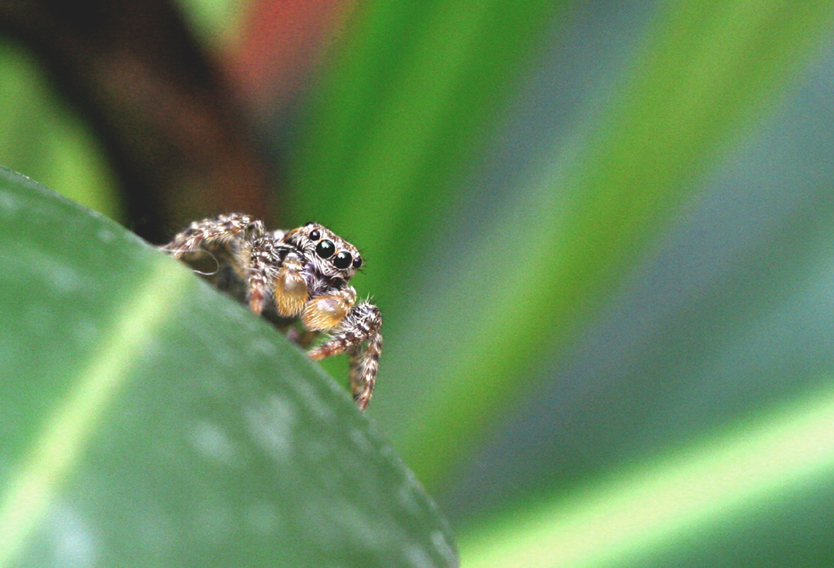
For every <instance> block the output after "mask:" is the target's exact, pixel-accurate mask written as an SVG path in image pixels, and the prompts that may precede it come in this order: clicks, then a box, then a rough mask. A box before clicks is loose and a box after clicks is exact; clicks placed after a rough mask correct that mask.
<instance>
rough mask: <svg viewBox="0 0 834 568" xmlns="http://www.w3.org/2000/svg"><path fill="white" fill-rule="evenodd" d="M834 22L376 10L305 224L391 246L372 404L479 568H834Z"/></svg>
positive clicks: (347, 71)
mask: <svg viewBox="0 0 834 568" xmlns="http://www.w3.org/2000/svg"><path fill="white" fill-rule="evenodd" d="M194 4H197V3H196V2H195V3H194ZM199 4H212V5H214V6H215V7H217V6H221V5H222V6H226V4H223V3H210V2H200V3H199ZM201 11H202V12H201ZM211 11H212V10H208V11H207V9H203V8H200V9H195V10H192V11H191V13H194V14H198V13H209V12H211ZM221 11H222V10H221ZM195 21H196V20H195ZM199 21H201V22H203V24H205V23H206V22H209V21H210V19H207V18H202V19H199ZM833 24H834V2H831V1H811V2H803V3H787V2H780V1H776V0H765V1H752V0H730V1H725V2H719V1H717V0H673V1H659V0H658V1H653V2H641V3H629V4H627V5H626V4H622V3H612V2H606V1H603V0H583V1H568V0H565V1H553V2H538V1H536V2H528V3H512V2H498V1H489V0H487V1H479V2H475V1H465V2H458V3H449V2H440V1H428V2H422V3H411V4H408V3H402V2H396V1H394V0H378V1H374V2H368V3H362V4H359V5H358V8H357V9H356V11H355V12H354V13H353V16H352V18H351V21H350V22H348V25H347V26H346V27H345V30H344V31H343V33H342V35H340V36H339V38H338V41H337V42H336V44H335V45H334V46H333V50H332V52H331V53H330V54H329V57H328V64H327V66H326V67H325V68H324V69H322V70H321V73H320V76H319V77H318V79H317V82H316V84H315V85H314V86H313V87H312V88H311V90H310V92H309V93H307V95H306V99H305V101H304V104H303V105H301V106H303V107H304V108H303V113H302V114H301V116H300V117H298V119H297V120H298V124H299V125H300V126H299V127H298V133H297V134H296V138H295V139H294V140H293V141H292V143H290V144H287V145H286V147H288V148H290V153H289V155H287V156H281V157H280V163H281V164H282V165H285V164H286V165H287V166H286V167H287V170H286V172H285V177H286V181H287V183H288V187H289V191H290V195H289V196H288V199H289V200H291V202H290V203H282V204H281V205H282V207H281V209H282V210H286V209H287V208H288V207H290V208H291V211H292V215H291V216H292V219H291V224H299V223H302V222H305V221H307V220H310V219H316V220H318V221H320V222H323V223H325V224H328V225H329V226H331V227H332V228H333V229H334V230H336V231H337V232H338V233H340V234H341V235H343V236H345V237H346V238H348V239H350V240H351V241H353V242H354V243H355V244H357V245H358V246H359V247H360V248H361V249H362V251H363V255H364V256H365V258H366V261H367V262H366V265H365V268H364V272H363V273H362V274H360V275H359V276H357V278H356V280H355V284H356V287H357V288H358V290H359V292H360V294H371V295H372V297H373V299H374V301H376V302H378V304H379V305H380V307H381V309H382V312H383V317H384V319H385V327H384V333H385V338H386V348H385V353H384V355H383V358H382V361H381V372H380V379H379V383H378V387H377V394H376V397H375V399H374V402H373V404H372V406H371V409H370V411H369V413H370V415H371V416H372V417H374V418H375V419H376V420H377V421H378V422H379V424H380V428H381V429H382V430H383V432H384V434H385V436H387V437H389V438H390V439H391V440H392V441H393V445H394V446H395V447H396V448H397V450H399V451H400V452H402V454H403V456H404V459H405V460H406V462H407V463H408V464H409V465H410V466H411V467H412V468H413V469H414V470H415V472H416V474H417V475H418V477H419V478H420V479H421V481H423V483H425V484H426V485H427V487H428V488H429V490H430V491H431V492H432V493H433V494H434V495H435V496H436V497H437V498H438V500H439V501H440V503H441V506H442V508H443V509H444V511H445V512H446V513H448V514H449V515H450V516H451V517H452V519H453V523H454V524H455V525H456V528H457V532H458V534H459V537H460V539H461V545H462V557H463V563H464V565H467V564H468V563H469V562H471V563H472V565H473V566H476V565H483V566H518V565H524V566H643V567H644V566H670V565H674V566H716V565H732V566H748V565H749V566H753V565H755V566H786V565H790V566H828V565H831V564H832V563H834V547H832V545H831V544H830V543H831V542H834V531H832V529H831V527H832V526H834V513H832V511H834V489H832V487H834V484H833V483H831V482H832V480H834V463H832V460H831V456H830V450H829V448H830V443H831V442H832V440H831V433H832V429H833V428H832V427H831V424H833V423H834V422H832V421H831V420H830V408H829V407H830V390H831V387H832V381H831V376H834V375H833V374H832V371H834V323H833V322H834V318H831V313H832V309H831V306H832V302H834V286H832V285H831V282H832V277H834V272H832V268H831V267H832V266H834V256H833V255H832V250H833V249H832V246H831V243H834V223H832V222H831V220H832V218H834V199H832V187H834V140H832V138H831V132H832V130H833V129H832V124H834V108H832V107H831V105H830V93H831V92H832V90H834V47H832V38H834V35H832V32H833V31H834V27H833ZM201 25H202V24H201ZM207 25H208V26H210V24H207ZM203 34H204V37H210V35H211V34H210V33H207V32H205V31H204V32H203ZM282 134H284V135H286V133H282ZM339 376H343V372H342V371H340V372H339Z"/></svg>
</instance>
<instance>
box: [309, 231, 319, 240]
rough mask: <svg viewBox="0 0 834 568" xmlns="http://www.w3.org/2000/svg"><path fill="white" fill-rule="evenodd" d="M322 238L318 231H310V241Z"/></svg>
mask: <svg viewBox="0 0 834 568" xmlns="http://www.w3.org/2000/svg"><path fill="white" fill-rule="evenodd" d="M320 238H321V233H320V232H319V230H318V229H313V230H312V231H310V240H312V241H317V240H319V239H320Z"/></svg>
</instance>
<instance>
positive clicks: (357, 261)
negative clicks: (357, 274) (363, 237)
mask: <svg viewBox="0 0 834 568" xmlns="http://www.w3.org/2000/svg"><path fill="white" fill-rule="evenodd" d="M360 266H362V257H361V256H359V255H356V258H354V259H353V267H354V268H356V269H357V270H358V269H359V267H360Z"/></svg>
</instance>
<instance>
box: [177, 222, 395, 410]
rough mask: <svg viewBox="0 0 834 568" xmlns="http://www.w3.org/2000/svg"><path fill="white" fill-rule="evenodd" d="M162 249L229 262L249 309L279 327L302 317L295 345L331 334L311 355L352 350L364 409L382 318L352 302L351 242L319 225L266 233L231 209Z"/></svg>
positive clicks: (354, 253) (354, 256) (357, 260)
mask: <svg viewBox="0 0 834 568" xmlns="http://www.w3.org/2000/svg"><path fill="white" fill-rule="evenodd" d="M164 248H165V249H166V250H169V251H171V253H172V254H173V255H174V256H175V257H177V258H182V257H183V255H185V254H187V253H201V252H202V253H210V254H213V255H215V254H216V253H220V254H219V255H216V257H218V258H220V259H221V260H223V261H228V264H229V265H230V266H231V268H232V269H233V274H235V275H236V280H238V281H239V282H240V283H242V285H243V292H242V295H243V296H245V299H246V302H247V303H248V304H249V308H250V309H251V310H252V311H253V312H255V313H256V314H259V315H260V314H265V315H267V316H270V315H271V317H270V318H269V319H271V320H273V321H276V323H279V324H289V323H292V322H294V321H301V324H302V325H303V327H304V329H305V330H306V331H307V332H309V333H308V334H296V335H294V336H293V337H294V338H295V339H296V340H297V341H298V342H299V343H302V344H306V343H307V342H309V341H310V340H311V339H312V337H311V335H315V334H317V333H319V332H327V333H328V334H330V336H331V337H330V339H329V340H327V341H326V342H324V343H323V344H321V345H320V346H318V347H316V348H315V349H312V350H311V351H310V352H309V355H310V357H311V358H313V359H323V358H325V357H330V356H331V355H338V354H340V353H349V354H350V384H351V390H352V391H353V398H354V400H356V403H357V405H358V406H359V408H361V409H363V410H364V409H365V407H367V405H368V402H369V401H370V400H371V395H372V394H373V388H374V383H375V382H376V374H377V367H378V362H379V356H380V354H381V352H382V334H381V333H380V327H381V326H382V318H381V317H380V315H379V309H378V308H377V307H376V306H374V305H372V304H370V303H368V302H360V303H358V304H357V303H356V290H354V289H353V287H352V286H349V285H348V283H349V282H350V279H351V278H353V275H354V274H355V273H356V271H357V270H358V269H359V268H360V267H361V266H362V257H361V255H360V254H359V251H358V250H356V247H354V246H353V245H352V244H350V243H348V242H347V241H345V240H343V239H341V238H340V237H338V236H337V235H335V234H334V233H333V232H332V231H330V230H329V229H327V228H326V227H324V226H322V225H319V224H318V223H307V224H306V225H304V226H303V227H299V228H297V229H293V230H291V231H286V232H285V231H281V230H278V231H274V232H267V231H266V230H265V229H264V225H263V223H262V222H261V221H258V220H256V219H253V218H252V217H249V216H248V215H240V214H232V215H221V216H220V217H218V218H217V219H204V220H203V221H197V222H194V223H192V224H191V226H190V227H189V228H188V229H186V230H185V231H183V232H182V233H180V234H179V235H177V236H176V237H175V238H174V240H173V241H171V243H169V244H168V245H167V246H166V247H164ZM224 287H225V286H224Z"/></svg>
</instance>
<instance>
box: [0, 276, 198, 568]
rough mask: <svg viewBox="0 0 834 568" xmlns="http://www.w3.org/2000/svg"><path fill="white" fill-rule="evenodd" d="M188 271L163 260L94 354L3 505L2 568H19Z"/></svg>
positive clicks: (0, 516) (130, 298)
mask: <svg viewBox="0 0 834 568" xmlns="http://www.w3.org/2000/svg"><path fill="white" fill-rule="evenodd" d="M189 277H190V275H189V273H188V272H187V271H186V270H171V266H170V265H169V263H167V262H157V263H155V265H154V266H153V271H152V272H151V275H150V278H148V280H147V281H146V282H145V283H144V285H143V287H142V288H141V289H140V290H138V291H137V293H135V294H126V295H125V297H126V298H127V299H128V302H129V303H128V304H127V305H126V306H125V309H124V311H122V312H121V314H119V315H118V316H117V318H116V320H115V322H114V325H113V327H114V329H113V331H112V333H110V334H108V335H109V339H108V340H106V341H105V342H104V343H103V344H102V345H100V346H98V348H97V349H96V350H95V353H94V355H93V356H94V358H93V360H92V361H91V362H90V364H89V367H88V368H87V369H86V371H84V372H82V373H81V375H80V376H79V380H78V382H77V383H76V385H75V387H74V388H73V389H72V390H71V391H70V393H69V394H68V395H67V397H66V398H65V399H64V400H62V401H60V402H59V404H58V406H57V407H56V408H55V410H54V413H53V414H52V416H51V417H49V418H48V419H47V420H46V424H45V426H44V429H43V431H42V433H41V434H40V436H39V437H38V438H37V439H34V440H32V446H31V452H30V454H29V455H28V456H26V458H25V459H24V460H23V462H22V464H21V465H20V468H19V471H18V474H17V475H16V476H13V477H12V478H11V479H10V480H9V483H8V485H7V487H6V489H5V490H4V491H3V494H2V496H1V497H2V504H0V535H3V538H2V539H0V568H2V567H5V566H11V565H13V564H14V561H15V559H16V558H17V556H18V554H19V553H21V552H22V551H23V549H24V547H25V545H26V542H27V539H28V538H29V537H30V535H31V534H32V532H33V531H34V530H35V529H36V527H37V525H38V523H39V522H40V521H41V519H42V518H43V516H44V515H45V514H46V512H47V510H48V509H49V506H50V505H51V504H52V502H53V499H54V497H55V496H56V494H57V493H58V491H59V489H60V486H61V483H62V482H63V481H64V480H65V479H66V478H67V477H68V476H69V475H70V473H71V472H72V470H73V469H74V467H75V466H76V465H77V464H78V462H79V460H80V458H81V456H82V454H83V452H84V450H85V448H86V447H87V446H88V445H89V444H90V442H91V441H92V439H93V437H94V436H95V434H96V433H97V432H98V431H99V430H98V422H99V420H100V418H101V416H102V415H103V414H104V413H105V412H106V411H107V408H108V406H109V404H110V403H111V402H112V401H113V400H114V398H115V397H116V395H117V394H118V392H119V388H120V387H121V386H122V384H123V383H124V381H125V380H126V379H127V377H128V376H129V375H130V370H131V368H132V366H133V364H134V363H135V362H136V360H137V358H138V357H139V356H140V355H141V353H142V350H143V347H144V345H145V343H146V342H147V340H148V339H149V338H150V337H154V336H155V335H156V332H157V330H158V329H159V327H160V326H162V325H163V323H164V322H165V321H166V319H168V317H170V315H171V313H172V311H173V308H174V306H175V303H176V300H177V298H178V297H180V295H181V294H182V290H183V288H184V287H185V286H188V278H189Z"/></svg>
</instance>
